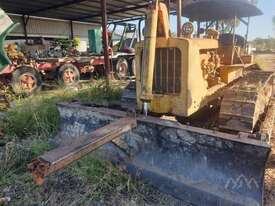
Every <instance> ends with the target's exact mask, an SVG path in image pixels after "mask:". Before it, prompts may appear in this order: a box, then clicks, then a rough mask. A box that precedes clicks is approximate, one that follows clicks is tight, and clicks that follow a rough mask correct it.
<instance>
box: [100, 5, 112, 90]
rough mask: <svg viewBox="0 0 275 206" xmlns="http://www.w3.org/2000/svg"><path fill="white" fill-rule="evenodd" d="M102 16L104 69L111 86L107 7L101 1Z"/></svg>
mask: <svg viewBox="0 0 275 206" xmlns="http://www.w3.org/2000/svg"><path fill="white" fill-rule="evenodd" d="M101 16H102V24H101V26H102V40H103V53H104V69H105V74H106V82H107V85H109V80H110V79H111V76H112V74H111V72H110V59H109V51H108V47H109V46H108V45H109V43H108V32H107V22H108V20H107V5H106V0H101Z"/></svg>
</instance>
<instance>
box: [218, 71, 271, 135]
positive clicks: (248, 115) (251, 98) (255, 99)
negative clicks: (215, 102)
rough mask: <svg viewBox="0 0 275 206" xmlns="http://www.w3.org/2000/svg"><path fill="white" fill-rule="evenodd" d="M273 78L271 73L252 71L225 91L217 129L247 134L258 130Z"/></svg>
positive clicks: (268, 100) (267, 102)
mask: <svg viewBox="0 0 275 206" xmlns="http://www.w3.org/2000/svg"><path fill="white" fill-rule="evenodd" d="M273 78H274V73H273V72H267V71H257V70H253V71H250V72H247V74H246V75H245V76H244V77H243V78H241V79H239V80H238V81H237V82H235V83H234V84H233V85H232V86H230V87H229V88H228V89H226V90H225V92H224V96H223V100H222V102H221V109H220V114H219V127H220V128H221V129H227V130H231V131H232V130H233V131H237V132H248V133H252V132H254V131H255V130H256V129H257V128H259V127H260V125H259V122H260V121H259V120H261V118H263V116H265V113H266V109H267V106H268V104H269V102H270V99H271V97H272V86H273Z"/></svg>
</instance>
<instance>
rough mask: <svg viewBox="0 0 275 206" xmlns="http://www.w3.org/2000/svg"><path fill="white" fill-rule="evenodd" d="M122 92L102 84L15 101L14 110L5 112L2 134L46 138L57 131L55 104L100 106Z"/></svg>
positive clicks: (57, 120)
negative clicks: (68, 102)
mask: <svg viewBox="0 0 275 206" xmlns="http://www.w3.org/2000/svg"><path fill="white" fill-rule="evenodd" d="M120 94H121V89H120V87H118V86H114V87H112V86H108V87H107V86H105V84H104V82H101V81H99V82H98V83H97V84H95V85H93V86H91V87H88V88H86V89H82V90H79V91H75V90H58V91H55V92H44V93H41V94H39V95H35V96H32V97H29V98H26V99H18V100H17V101H16V102H15V107H13V108H12V109H10V110H9V111H8V112H7V115H6V117H5V120H4V126H3V129H4V132H5V134H6V135H8V136H11V137H17V138H20V139H26V138H28V137H36V138H49V137H52V136H54V135H55V134H56V133H57V131H58V126H59V121H60V118H59V114H58V109H57V106H56V104H57V103H58V102H62V101H72V100H77V101H80V102H84V103H88V102H94V103H100V102H102V101H115V100H119V98H120Z"/></svg>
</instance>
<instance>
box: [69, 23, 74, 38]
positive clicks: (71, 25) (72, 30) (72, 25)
mask: <svg viewBox="0 0 275 206" xmlns="http://www.w3.org/2000/svg"><path fill="white" fill-rule="evenodd" d="M70 30H71V35H70V38H71V39H72V40H73V39H74V24H73V21H70Z"/></svg>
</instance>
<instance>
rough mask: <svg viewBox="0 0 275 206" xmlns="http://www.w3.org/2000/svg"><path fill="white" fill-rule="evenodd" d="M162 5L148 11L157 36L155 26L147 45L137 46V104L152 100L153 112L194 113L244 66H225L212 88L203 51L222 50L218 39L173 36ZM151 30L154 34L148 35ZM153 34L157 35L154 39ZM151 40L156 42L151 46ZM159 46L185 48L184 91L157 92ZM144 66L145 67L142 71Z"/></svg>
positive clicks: (182, 73)
mask: <svg viewBox="0 0 275 206" xmlns="http://www.w3.org/2000/svg"><path fill="white" fill-rule="evenodd" d="M160 5H161V6H159V7H158V9H155V10H153V11H152V10H150V12H152V13H151V15H149V14H150V13H149V14H148V15H149V20H150V22H149V23H148V22H147V25H154V26H153V27H154V28H155V23H156V22H157V25H158V28H157V33H156V37H155V36H154V31H153V30H152V28H151V30H150V28H147V34H146V35H147V37H145V44H144V42H141V43H139V44H137V45H136V86H137V87H136V88H137V106H138V109H139V110H141V109H142V101H144V100H149V102H150V105H149V111H151V112H153V113H161V114H165V113H170V114H173V115H177V116H190V115H192V114H194V113H195V112H197V111H198V110H199V109H201V108H202V107H203V106H205V105H206V104H207V103H209V101H211V100H213V99H215V98H217V97H218V96H220V95H221V91H222V89H223V88H225V87H226V85H227V84H228V83H230V82H231V81H233V80H235V79H236V78H238V77H240V76H241V73H242V72H241V71H242V68H243V66H236V67H232V66H225V65H223V67H221V68H222V69H221V74H220V77H219V78H218V81H217V83H216V84H214V85H211V87H210V86H209V82H208V80H207V79H205V77H204V73H203V69H202V66H201V56H202V54H201V51H206V50H207V51H213V50H214V51H216V52H218V51H219V50H220V48H219V43H218V40H217V39H191V38H175V37H171V36H169V35H168V34H169V22H168V15H167V9H166V7H165V5H164V4H160ZM156 13H158V15H156ZM149 33H150V37H148V34H149ZM151 37H153V38H154V40H153V41H152V38H151ZM149 40H151V41H150V42H152V43H153V44H155V45H153V46H152V45H148V43H149ZM144 45H145V47H144ZM159 48H178V49H179V50H180V51H181V68H180V69H181V77H180V79H181V91H180V93H178V94H154V92H153V88H152V87H153V78H154V64H152V59H154V61H153V63H155V62H158V61H160V60H159V59H155V54H156V52H155V49H159ZM153 50H154V51H153ZM144 53H146V55H145V54H144ZM142 54H143V57H142ZM142 59H144V61H142ZM150 62H151V63H150ZM141 68H143V70H142V71H141ZM142 85H143V86H142Z"/></svg>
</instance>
